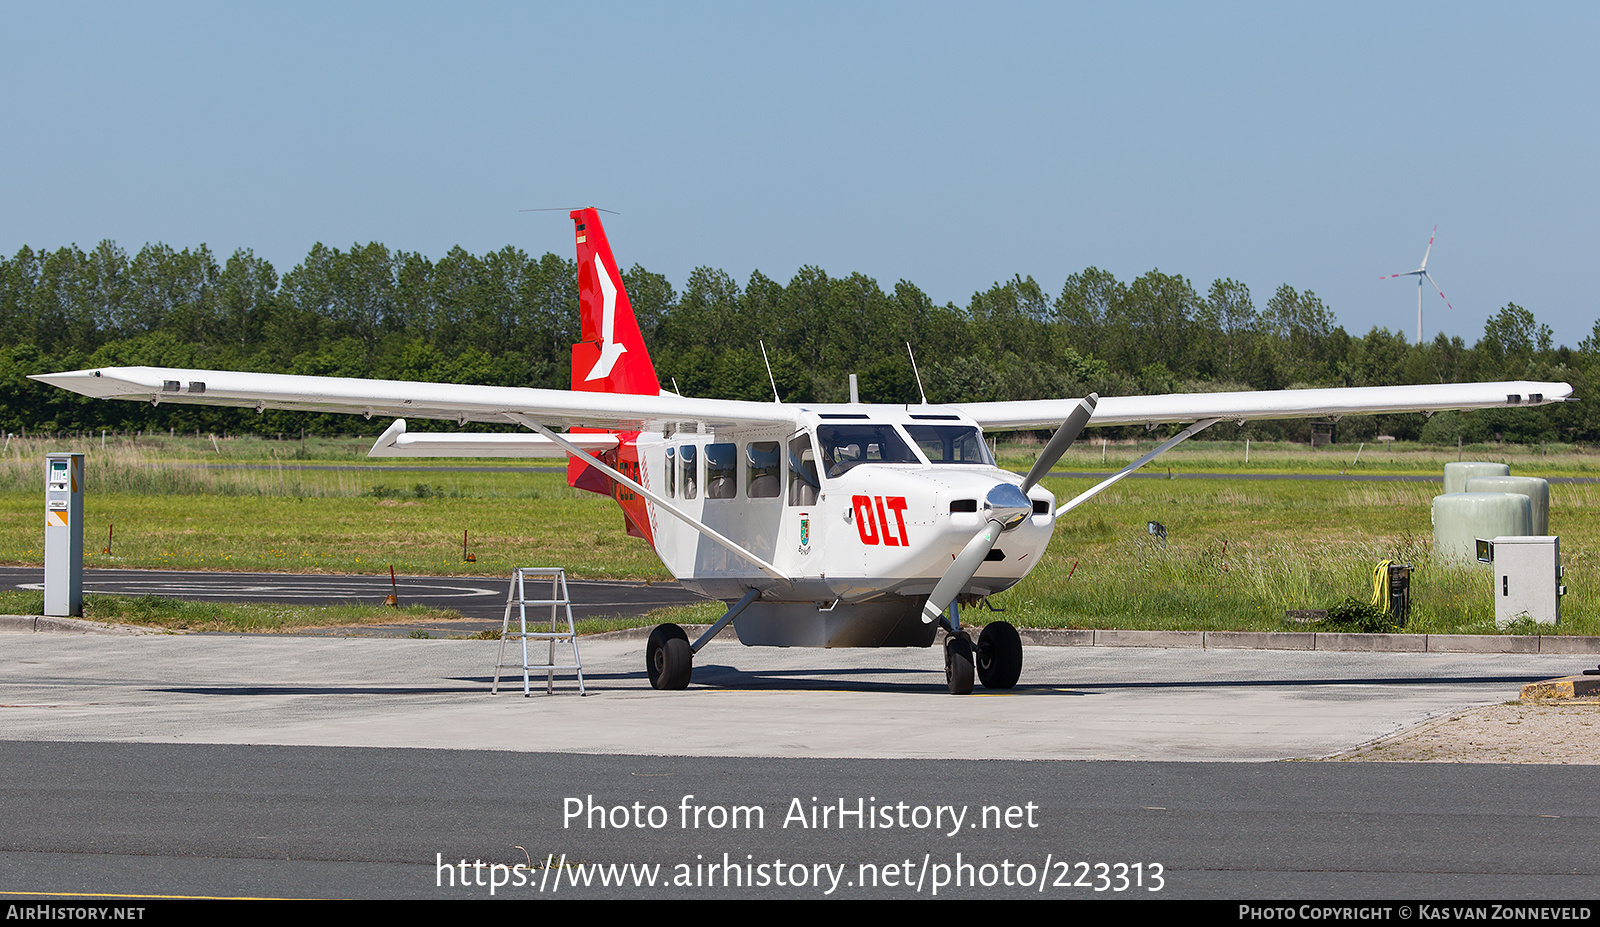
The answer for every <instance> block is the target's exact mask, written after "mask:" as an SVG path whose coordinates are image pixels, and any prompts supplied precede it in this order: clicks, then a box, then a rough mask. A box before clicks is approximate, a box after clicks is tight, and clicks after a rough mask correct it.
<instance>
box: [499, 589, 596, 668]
mask: <svg viewBox="0 0 1600 927" xmlns="http://www.w3.org/2000/svg"><path fill="white" fill-rule="evenodd" d="M546 580H548V581H549V583H550V597H549V598H545V599H530V598H528V594H527V585H528V584H530V583H533V584H542V583H544V582H545V581H546ZM530 605H532V606H534V607H536V608H537V607H539V606H544V605H548V606H549V607H550V630H549V631H529V630H528V606H530ZM513 608H515V609H516V610H517V630H515V631H513V630H511V610H512V609H513ZM563 613H564V614H565V615H566V620H567V628H566V630H565V631H563V630H561V628H560V625H559V624H558V621H559V619H560V616H561V615H562V614H563ZM538 626H539V619H538V618H537V617H536V618H535V619H534V627H538ZM506 641H521V642H522V662H521V663H507V662H506ZM528 641H548V642H549V643H550V651H549V654H548V659H547V661H546V662H544V663H529V662H528ZM562 642H565V643H570V644H571V645H572V664H571V665H570V666H569V665H558V664H557V663H556V644H557V643H562ZM519 668H520V669H521V670H522V694H523V695H524V696H527V695H530V694H532V693H530V692H529V690H528V675H529V673H530V672H539V671H543V672H544V674H545V677H544V686H545V693H546V694H547V695H554V694H555V691H556V687H555V679H556V673H557V672H558V671H569V672H576V673H577V674H578V694H579V695H588V694H589V693H588V692H587V691H585V690H584V687H583V661H582V660H581V659H579V658H578V631H577V629H576V628H575V627H574V626H573V624H572V600H571V599H570V598H569V597H568V596H567V573H566V571H565V570H563V569H561V568H559V567H517V568H516V569H514V570H512V571H511V588H510V590H509V591H507V592H506V614H505V620H504V621H503V622H501V625H500V655H499V656H498V657H496V658H495V667H494V687H493V688H492V689H490V694H491V695H498V694H500V671H501V670H504V669H519Z"/></svg>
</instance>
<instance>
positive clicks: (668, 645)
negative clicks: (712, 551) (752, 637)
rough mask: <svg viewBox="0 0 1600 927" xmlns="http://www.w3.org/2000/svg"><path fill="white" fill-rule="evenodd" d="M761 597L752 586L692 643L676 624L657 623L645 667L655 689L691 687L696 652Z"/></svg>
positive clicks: (647, 651) (645, 654)
mask: <svg viewBox="0 0 1600 927" xmlns="http://www.w3.org/2000/svg"><path fill="white" fill-rule="evenodd" d="M760 596H761V590H760V589H755V588H752V589H751V590H750V591H749V592H746V593H745V594H744V598H742V599H740V600H739V601H737V602H735V603H733V604H732V605H731V606H729V607H728V610H727V612H726V613H724V614H723V616H722V617H721V618H718V619H717V621H716V623H715V624H713V625H712V626H711V627H710V628H707V629H706V633H704V634H702V635H700V639H699V640H697V641H695V642H694V643H693V644H691V643H689V635H688V634H685V633H684V630H683V629H682V628H680V627H678V626H677V625H675V624H662V625H656V628H655V630H654V631H651V632H650V641H649V643H647V644H646V645H645V648H644V669H645V672H646V673H648V674H649V675H650V685H651V686H652V687H653V688H656V689H687V688H689V677H690V675H692V674H693V672H694V655H695V654H697V653H699V652H700V648H701V647H704V646H705V645H706V643H707V642H708V641H710V640H711V639H712V638H713V637H716V636H717V635H718V634H719V633H721V631H722V629H723V628H725V627H727V626H728V622H730V621H732V620H733V619H735V618H737V617H739V613H740V612H742V611H744V610H745V608H746V607H747V606H749V604H750V603H751V602H754V601H755V600H756V599H757V598H759V597H760Z"/></svg>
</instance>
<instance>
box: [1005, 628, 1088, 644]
mask: <svg viewBox="0 0 1600 927" xmlns="http://www.w3.org/2000/svg"><path fill="white" fill-rule="evenodd" d="M1017 636H1018V637H1021V638H1022V642H1023V643H1024V644H1031V645H1033V646H1035V647H1093V646H1094V631H1092V630H1090V629H1088V628H1018V629H1017Z"/></svg>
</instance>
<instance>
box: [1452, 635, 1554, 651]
mask: <svg viewBox="0 0 1600 927" xmlns="http://www.w3.org/2000/svg"><path fill="white" fill-rule="evenodd" d="M1428 651H1429V652H1430V653H1538V652H1539V638H1538V637H1536V636H1534V635H1532V634H1526V635H1510V634H1430V635H1428Z"/></svg>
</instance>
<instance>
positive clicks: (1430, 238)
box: [1422, 225, 1439, 270]
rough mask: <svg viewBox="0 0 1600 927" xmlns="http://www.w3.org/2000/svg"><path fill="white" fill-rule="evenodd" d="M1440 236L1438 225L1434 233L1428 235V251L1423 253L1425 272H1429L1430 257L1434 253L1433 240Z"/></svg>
mask: <svg viewBox="0 0 1600 927" xmlns="http://www.w3.org/2000/svg"><path fill="white" fill-rule="evenodd" d="M1438 234H1439V227H1438V226H1437V225H1436V226H1434V227H1433V231H1431V232H1429V233H1428V250H1426V251H1424V252H1422V269H1423V270H1427V269H1428V255H1430V254H1432V253H1433V239H1434V238H1435V237H1436V236H1437V235H1438Z"/></svg>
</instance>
